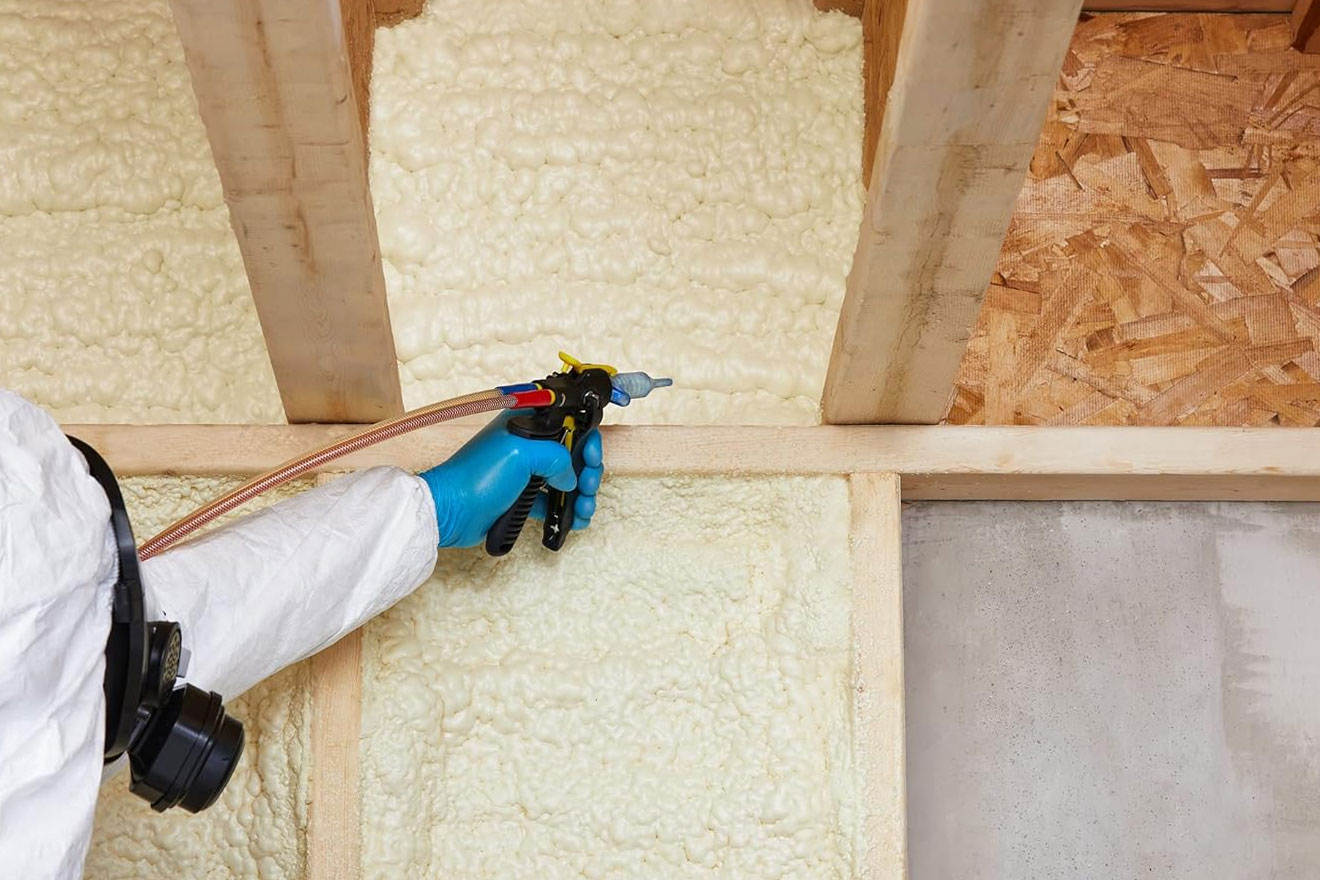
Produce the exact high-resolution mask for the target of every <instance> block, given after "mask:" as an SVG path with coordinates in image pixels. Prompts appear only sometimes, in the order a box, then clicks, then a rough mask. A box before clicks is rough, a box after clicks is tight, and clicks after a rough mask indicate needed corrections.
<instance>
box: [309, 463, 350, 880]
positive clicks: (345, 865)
mask: <svg viewBox="0 0 1320 880" xmlns="http://www.w3.org/2000/svg"><path fill="white" fill-rule="evenodd" d="M339 476H340V475H339V474H320V475H318V476H317V478H316V484H317V485H318V486H324V485H325V484H327V483H330V482H333V481H334V480H335V479H337V478H338V477H339ZM308 662H309V663H310V664H311V676H312V721H311V727H312V730H311V761H310V763H311V780H310V785H309V789H310V790H309V792H308V796H307V880H352V878H355V877H359V876H361V874H362V820H361V813H362V795H361V791H360V790H359V787H360V785H361V779H360V773H359V765H360V763H361V752H360V740H361V738H362V630H360V629H355V630H353V631H352V632H351V633H349V634H348V635H346V636H344V637H343V638H342V639H340V640H339V641H337V642H335V643H334V644H333V645H331V646H330V647H328V648H326V649H325V650H323V651H321V652H320V653H318V654H316V655H315V656H314V657H312V658H311V660H310V661H308Z"/></svg>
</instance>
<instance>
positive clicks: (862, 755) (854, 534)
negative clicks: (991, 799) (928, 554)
mask: <svg viewBox="0 0 1320 880" xmlns="http://www.w3.org/2000/svg"><path fill="white" fill-rule="evenodd" d="M848 485H849V494H850V496H851V501H852V528H851V536H850V537H851V541H850V543H851V549H852V582H853V587H852V618H853V652H854V661H853V687H854V704H853V705H854V712H855V713H856V714H855V716H854V717H855V721H854V724H853V729H854V731H855V732H856V736H857V745H858V747H857V749H856V752H857V755H858V758H859V760H860V761H861V768H860V769H861V771H862V780H863V785H864V788H863V794H862V802H863V809H864V811H865V819H864V822H865V830H864V833H863V834H862V838H863V840H864V841H865V846H866V849H865V851H864V852H863V853H862V854H861V855H862V857H861V865H860V867H861V871H860V872H859V876H860V877H862V878H863V880H900V878H903V877H906V876H907V785H906V775H907V766H906V760H907V759H906V749H905V746H904V743H905V741H906V736H905V731H904V713H903V699H904V694H903V537H902V526H901V518H900V514H901V511H900V508H901V506H902V504H901V500H900V497H899V495H900V488H899V478H898V475H897V474H854V475H853V476H852V477H851V478H850V479H849V482H848Z"/></svg>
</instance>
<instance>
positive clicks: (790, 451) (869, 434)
mask: <svg viewBox="0 0 1320 880" xmlns="http://www.w3.org/2000/svg"><path fill="white" fill-rule="evenodd" d="M64 430H65V431H66V432H67V433H69V434H72V435H74V436H76V437H80V438H81V439H83V440H85V441H87V442H88V443H90V444H91V445H92V446H94V447H96V449H97V450H99V451H100V452H101V454H102V455H104V456H105V457H106V460H107V461H109V463H110V465H111V467H113V468H114V470H115V473H117V474H120V475H121V476H132V475H139V474H237V475H248V476H251V475H254V474H257V473H260V472H262V471H265V470H268V469H269V468H272V467H274V466H276V465H278V464H280V463H281V462H283V461H286V460H288V459H290V458H293V457H294V456H296V455H298V454H299V453H302V452H306V451H308V450H310V449H313V448H315V447H316V446H319V445H321V444H322V443H325V442H327V441H328V440H331V439H333V438H335V437H339V436H342V435H343V434H345V433H347V432H349V431H351V430H353V428H352V426H348V425H65V426H64ZM473 431H474V428H473V427H472V426H449V425H440V426H437V427H434V428H427V429H425V430H422V431H418V432H415V433H413V434H409V435H407V436H404V437H401V438H398V439H396V440H392V441H390V442H388V443H384V444H381V445H379V446H374V447H372V448H370V449H366V450H363V451H362V452H359V453H356V454H354V455H351V456H348V457H345V458H343V459H340V460H338V461H336V462H334V463H333V464H332V465H331V467H332V468H334V469H353V468H363V467H371V466H375V465H397V466H399V467H403V468H406V469H409V470H414V471H420V470H423V469H425V468H428V467H431V466H432V465H434V464H435V463H436V462H439V461H441V460H442V459H444V458H445V457H446V456H448V455H450V454H452V453H453V452H454V451H455V450H457V449H458V447H459V446H460V445H462V443H464V442H465V441H466V440H467V439H468V438H469V437H471V435H472V433H473ZM605 446H606V450H607V455H608V458H609V469H610V473H611V474H615V475H624V476H637V475H665V474H692V475H719V474H852V473H863V472H886V471H892V472H894V473H897V474H899V475H900V476H901V477H902V480H903V497H904V498H905V499H908V500H922V499H937V500H938V499H943V500H1045V499H1056V500H1057V499H1074V500H1077V499H1117V500H1124V499H1128V500H1171V501H1174V500H1201V501H1211V500H1239V501H1266V500H1275V501H1316V500H1320V434H1316V433H1310V432H1309V431H1308V429H1305V428H1035V427H1003V428H981V427H944V426H879V425H876V426H819V427H803V428H762V427H750V426H721V427H715V426H711V427H678V426H673V427H671V426H661V425H657V426H641V427H610V428H606V429H605Z"/></svg>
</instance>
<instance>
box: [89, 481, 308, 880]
mask: <svg viewBox="0 0 1320 880" xmlns="http://www.w3.org/2000/svg"><path fill="white" fill-rule="evenodd" d="M240 482H241V481H240V480H238V479H237V478H232V477H130V478H126V479H123V480H120V481H119V484H120V488H121V489H122V491H123V493H124V504H125V506H126V507H127V508H128V515H129V519H130V521H131V522H132V523H133V530H134V535H135V536H136V537H137V539H138V540H139V541H142V540H144V539H145V538H148V537H150V536H151V535H153V534H155V533H156V532H157V531H159V530H160V529H163V528H164V527H165V526H167V525H169V524H170V523H171V522H173V521H174V520H176V519H178V518H179V517H180V516H183V515H184V514H186V513H188V512H189V511H191V510H194V509H195V508H197V507H198V506H200V505H201V504H204V503H206V502H207V501H210V500H211V499H212V498H214V497H216V496H217V495H221V494H223V493H225V492H228V491H229V490H230V489H233V488H234V487H235V486H237V485H238V484H239V483H240ZM310 486H311V482H310V481H307V480H295V481H294V482H292V483H290V484H288V485H286V486H281V487H280V488H278V489H275V490H273V491H272V492H268V493H267V494H266V495H263V496H262V497H261V498H260V499H258V500H257V501H256V502H254V504H253V506H254V509H260V508H262V507H266V506H268V505H270V504H273V503H275V502H277V501H279V500H280V499H281V498H288V497H290V496H291V495H294V494H296V493H297V492H300V491H302V490H304V489H307V488H310ZM232 518H233V515H230V516H229V517H224V518H221V519H220V520H219V521H217V523H216V525H219V524H222V523H224V522H225V521H227V520H228V519H232ZM211 527H212V528H213V527H214V526H211ZM224 696H225V697H226V700H225V706H226V708H227V709H228V711H229V713H230V714H231V715H233V716H234V717H235V718H238V719H239V720H240V721H242V722H243V729H244V732H245V733H246V736H247V744H246V746H245V747H244V751H243V757H242V758H241V759H240V760H239V762H238V766H237V767H236V768H235V769H234V775H233V777H232V779H231V780H230V782H229V785H228V787H226V789H225V791H224V793H223V794H222V795H221V796H220V800H218V801H217V802H216V803H215V804H214V805H213V806H212V807H211V808H210V809H208V810H206V811H205V812H202V813H198V814H197V815H192V814H189V813H186V812H184V811H183V810H182V809H174V810H171V811H169V812H168V813H156V812H153V811H152V809H151V808H150V806H148V804H147V803H146V801H144V800H142V799H141V798H139V797H137V796H136V795H134V794H132V793H131V792H129V790H128V782H129V779H128V776H129V774H128V771H127V770H125V771H123V772H121V773H120V774H118V775H117V776H115V777H114V778H112V779H110V780H107V781H106V782H105V783H104V784H103V785H102V786H101V797H100V800H99V802H98V803H97V809H96V820H95V828H94V832H93V837H92V847H91V851H90V852H89V853H88V856H87V863H86V870H85V876H86V877H87V878H88V880H121V878H122V880H176V878H179V877H246V878H261V880H301V878H302V877H303V876H304V873H303V866H304V864H305V861H306V853H305V844H304V833H305V831H306V828H307V790H308V771H309V769H310V768H309V765H308V760H307V755H308V749H309V739H308V737H309V734H310V724H309V722H310V713H311V691H310V688H309V681H308V669H307V664H306V663H300V664H298V665H296V666H292V667H290V668H288V669H286V670H284V671H283V672H281V673H280V674H278V675H276V676H274V677H272V678H269V679H267V680H266V681H264V682H262V683H261V684H259V685H257V686H256V687H254V688H252V689H251V690H249V691H248V692H247V693H245V694H243V695H242V696H239V695H237V694H232V695H231V694H224Z"/></svg>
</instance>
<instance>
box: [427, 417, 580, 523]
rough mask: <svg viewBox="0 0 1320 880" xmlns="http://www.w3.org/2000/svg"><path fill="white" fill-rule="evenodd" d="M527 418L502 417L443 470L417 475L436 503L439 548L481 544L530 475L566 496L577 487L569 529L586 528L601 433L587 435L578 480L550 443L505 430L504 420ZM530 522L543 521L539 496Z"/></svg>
mask: <svg viewBox="0 0 1320 880" xmlns="http://www.w3.org/2000/svg"><path fill="white" fill-rule="evenodd" d="M527 412H529V410H511V411H508V412H505V413H501V414H500V415H499V416H497V417H496V418H495V419H494V420H493V421H492V422H491V423H490V424H489V425H487V426H486V427H485V428H483V429H482V430H481V433H479V434H477V436H475V437H473V438H472V439H471V440H469V441H468V442H467V443H466V444H464V445H463V448H462V449H460V450H458V452H456V453H454V455H453V457H451V458H450V459H449V460H448V461H446V462H445V463H444V464H441V465H439V466H437V467H433V468H431V469H430V470H429V471H425V472H423V473H421V474H419V476H420V477H421V478H422V479H423V480H425V481H426V485H428V486H429V487H430V488H431V497H432V498H433V499H434V500H435V518H436V523H437V524H438V525H439V527H440V546H441V547H472V546H475V545H477V544H480V543H482V542H483V541H485V540H486V533H487V532H488V531H490V527H491V526H493V525H494V524H495V520H497V519H499V517H500V515H501V514H503V513H504V511H506V510H508V509H509V508H510V507H511V506H513V502H515V501H517V500H518V496H519V495H521V494H522V490H523V489H524V488H525V487H526V486H527V481H528V480H529V479H530V478H531V477H532V476H534V475H535V476H539V477H545V478H546V482H548V483H549V484H550V486H551V487H552V488H554V489H560V490H562V491H565V492H567V491H571V490H572V489H573V487H574V485H575V484H576V485H577V489H578V498H577V503H576V504H575V505H574V506H573V529H574V531H576V530H578V529H585V528H586V527H587V526H588V525H589V524H590V523H591V516H592V514H594V513H595V512H596V491H597V490H598V489H599V488H600V478H601V475H602V474H603V473H604V468H603V467H602V465H601V462H602V458H601V445H600V432H599V431H592V432H591V433H590V434H588V435H587V437H586V439H585V440H583V441H582V442H583V443H584V445H583V447H582V459H583V462H584V463H585V467H584V468H583V470H582V475H581V477H575V476H574V474H573V459H572V457H571V456H570V455H569V452H568V450H567V449H565V448H564V447H563V446H561V445H560V444H558V443H555V442H553V441H551V440H528V439H527V438H525V437H518V436H515V435H514V434H510V433H509V431H508V429H507V428H505V424H506V423H507V422H508V421H509V419H511V418H513V417H514V416H516V415H522V414H524V413H527ZM532 516H534V517H537V518H541V517H544V516H545V496H544V495H541V496H540V497H539V498H537V499H536V504H535V506H533V507H532Z"/></svg>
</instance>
